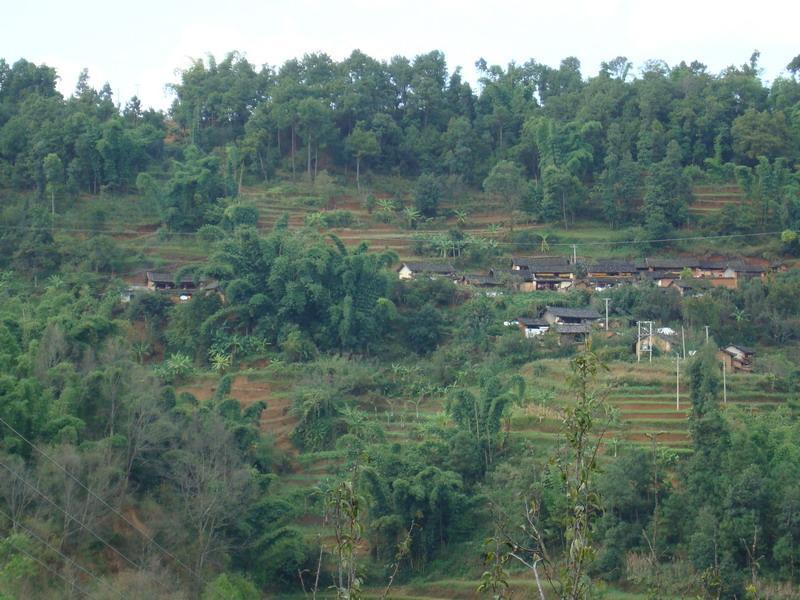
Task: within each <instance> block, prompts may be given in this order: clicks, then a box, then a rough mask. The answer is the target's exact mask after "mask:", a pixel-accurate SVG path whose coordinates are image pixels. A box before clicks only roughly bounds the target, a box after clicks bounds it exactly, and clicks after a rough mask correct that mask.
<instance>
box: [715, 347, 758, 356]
mask: <svg viewBox="0 0 800 600" xmlns="http://www.w3.org/2000/svg"><path fill="white" fill-rule="evenodd" d="M728 348H736V349H737V350H741V351H742V353H743V354H749V355H753V354H755V353H756V351H755V350H753V349H752V348H750V347H749V346H742V345H740V344H728V345H727V346H725V348H723V350H724V351H726V352H727V350H728Z"/></svg>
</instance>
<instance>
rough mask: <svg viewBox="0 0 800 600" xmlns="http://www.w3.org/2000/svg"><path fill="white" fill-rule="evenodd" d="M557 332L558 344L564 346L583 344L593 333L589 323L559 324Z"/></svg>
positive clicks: (556, 327) (556, 328)
mask: <svg viewBox="0 0 800 600" xmlns="http://www.w3.org/2000/svg"><path fill="white" fill-rule="evenodd" d="M555 331H556V334H558V343H559V344H561V345H562V346H564V345H566V344H583V343H585V342H586V339H587V338H588V337H589V334H591V333H592V326H591V325H590V324H588V323H558V324H556V326H555Z"/></svg>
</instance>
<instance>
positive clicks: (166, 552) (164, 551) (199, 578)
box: [0, 417, 205, 585]
mask: <svg viewBox="0 0 800 600" xmlns="http://www.w3.org/2000/svg"><path fill="white" fill-rule="evenodd" d="M0 423H2V424H3V425H5V426H6V427H8V428H9V429H10V430H11V431H13V432H14V433H15V434H16V435H17V436H18V437H19V438H20V439H22V440H23V441H24V442H25V443H26V444H28V445H29V446H30V447H31V448H33V449H34V450H36V451H37V452H38V453H39V454H41V455H42V456H44V457H45V458H46V459H47V460H48V461H50V462H51V463H52V464H54V465H55V466H56V467H58V469H60V470H61V471H62V472H63V473H64V474H65V475H67V476H68V477H69V478H70V479H72V480H73V481H74V482H75V483H77V484H78V485H79V486H81V487H82V488H83V489H84V490H86V492H87V493H89V494H90V495H91V496H92V497H93V498H95V499H96V500H98V501H99V502H100V503H101V504H102V505H103V506H105V507H106V508H107V509H108V510H110V511H111V512H113V513H114V514H115V515H117V516H118V517H119V518H120V519H122V520H123V521H124V522H125V523H127V524H128V526H129V527H130V528H131V529H133V530H134V531H135V532H136V533H138V534H139V535H141V536H142V537H143V538H144V539H145V540H146V541H147V542H148V543H149V544H152V545H153V546H154V547H155V548H156V549H157V550H158V551H159V552H161V553H162V554H164V555H165V556H167V557H169V558H171V559H172V560H174V561H175V562H176V563H177V564H178V565H180V566H181V567H182V568H183V569H185V570H186V572H187V573H189V574H190V575H191V576H192V577H194V578H195V579H196V580H197V581H198V583H200V584H201V585H202V584H205V580H204V579H203V578H202V576H200V575H199V574H198V573H197V572H195V571H194V569H192V568H191V567H189V566H188V565H186V564H185V563H184V562H183V561H182V560H180V559H179V558H178V557H177V556H175V555H174V554H172V553H171V552H170V551H169V550H167V549H166V548H164V547H163V546H162V545H161V544H159V543H158V542H157V541H155V540H154V539H153V538H152V537H150V536H149V535H147V534H146V533H145V532H144V531H142V530H141V529H140V528H139V527H137V526H136V525H135V524H134V523H132V522H131V521H130V520H129V519H128V518H127V517H126V516H125V515H123V514H122V513H121V512H119V511H118V510H117V509H116V508H114V507H113V506H111V505H110V504H109V503H108V502H106V501H105V500H104V499H103V498H101V497H100V496H98V495H97V494H95V493H94V492H93V491H92V490H91V489H89V488H88V487H87V486H86V485H85V484H84V483H83V482H82V481H81V480H80V479H78V478H77V477H75V476H74V475H73V474H72V473H70V472H69V471H68V470H67V469H65V468H64V466H63V465H62V464H61V463H59V462H58V461H56V460H55V459H54V458H53V457H51V456H50V455H49V454H47V452H45V451H44V450H42V449H41V448H39V446H37V445H36V444H34V443H33V442H31V441H30V440H29V439H28V438H26V437H25V436H24V435H22V434H21V433H20V432H19V431H17V430H16V429H14V427H13V426H12V425H11V424H9V423H8V421H6V420H5V419H3V418H2V417H0ZM0 464H2V463H0ZM137 568H138V567H137Z"/></svg>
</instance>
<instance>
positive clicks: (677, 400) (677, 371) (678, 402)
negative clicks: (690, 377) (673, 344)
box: [675, 352, 681, 412]
mask: <svg viewBox="0 0 800 600" xmlns="http://www.w3.org/2000/svg"><path fill="white" fill-rule="evenodd" d="M675 410H677V411H678V412H680V410H681V355H680V354H678V353H677V352H676V353H675Z"/></svg>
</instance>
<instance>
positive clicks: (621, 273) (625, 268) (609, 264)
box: [586, 259, 637, 281]
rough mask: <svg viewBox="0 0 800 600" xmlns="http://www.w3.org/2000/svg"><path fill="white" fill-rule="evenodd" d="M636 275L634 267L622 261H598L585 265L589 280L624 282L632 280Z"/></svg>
mask: <svg viewBox="0 0 800 600" xmlns="http://www.w3.org/2000/svg"><path fill="white" fill-rule="evenodd" d="M636 275H637V270H636V265H635V264H633V263H631V262H627V261H623V260H613V259H600V260H597V261H595V262H594V263H592V264H588V265H586V276H587V277H588V278H589V279H590V280H598V281H599V280H602V279H613V280H617V281H624V280H633V279H634V278H635V277H636Z"/></svg>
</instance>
